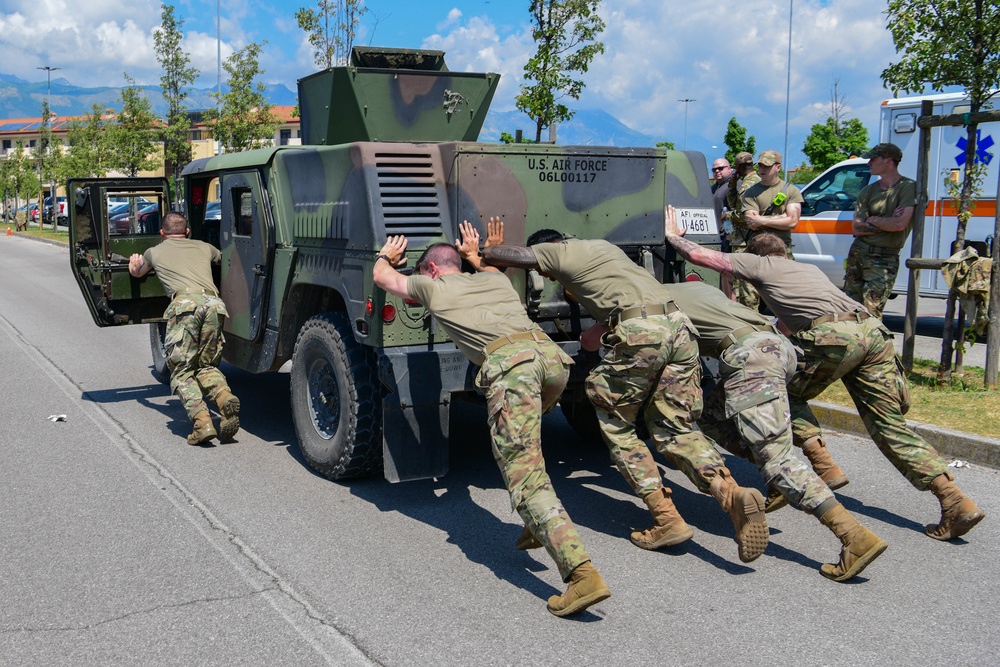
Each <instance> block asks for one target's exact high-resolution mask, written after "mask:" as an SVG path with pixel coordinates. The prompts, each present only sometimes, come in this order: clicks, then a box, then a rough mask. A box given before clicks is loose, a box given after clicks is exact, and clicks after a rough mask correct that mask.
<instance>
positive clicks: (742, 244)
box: [722, 151, 760, 310]
mask: <svg viewBox="0 0 1000 667" xmlns="http://www.w3.org/2000/svg"><path fill="white" fill-rule="evenodd" d="M733 169H734V170H735V171H734V172H733V175H732V176H730V177H729V191H728V192H727V193H726V203H727V205H728V206H729V210H730V214H729V219H730V221H731V222H732V223H733V233H732V238H731V239H730V244H731V248H732V251H733V252H745V251H746V247H747V239H748V238H749V237H750V228H749V227H747V222H746V220H745V219H744V218H743V206H742V199H743V195H744V194H746V191H747V190H749V189H750V188H751V187H752V186H754V185H756V184H757V183H760V176H758V175H757V172H756V171H754V168H753V155H752V154H751V153H748V152H746V151H743V152H742V153H737V154H736V157H735V158H734V159H733ZM722 291H724V292H725V293H726V295H727V296H729V297H730V298H732V299H733V300H734V301H739V302H740V303H741V304H743V305H744V306H746V307H747V308H750V309H751V310H758V309H759V308H760V297H759V296H758V295H757V291H756V290H755V289H754V288H753V285H751V284H750V283H748V282H746V281H745V280H739V279H738V278H729V277H727V276H723V279H722Z"/></svg>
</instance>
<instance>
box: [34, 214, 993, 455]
mask: <svg viewBox="0 0 1000 667" xmlns="http://www.w3.org/2000/svg"><path fill="white" fill-rule="evenodd" d="M18 236H21V237H22V238H30V239H32V240H34V241H42V242H43V243H51V244H53V245H59V246H63V247H68V244H66V243H63V242H60V241H52V240H49V239H41V238H37V237H34V236H28V235H27V234H19V235H18ZM905 309H906V299H905V298H903V297H899V298H896V299H893V300H891V301H889V304H888V305H887V306H886V309H885V317H884V321H885V324H886V326H887V327H888V328H889V330H890V331H892V332H893V333H894V334H895V343H894V344H895V346H896V352H897V353H898V352H899V351H901V350H902V349H903V334H902V331H903V317H902V314H903V313H904V311H905ZM917 312H918V317H917V334H918V335H917V342H916V345H915V348H914V349H915V352H914V354H915V356H916V358H918V359H930V360H932V361H937V360H938V359H939V357H940V353H941V340H940V338H936V337H935V336H940V335H941V329H942V328H943V326H944V317H943V315H944V301H942V300H940V299H921V300H920V303H919V305H918V310H917ZM924 334H929V335H924ZM965 364H966V365H968V366H979V367H980V368H983V367H985V365H986V345H985V344H983V343H977V344H976V345H974V346H972V348H971V349H970V350H969V351H967V352H966V355H965ZM811 405H812V407H813V412H814V413H815V415H816V418H817V419H819V421H820V424H821V425H822V426H823V428H826V429H830V430H834V431H844V432H848V433H856V434H859V435H862V436H865V437H868V431H866V430H865V427H864V424H863V423H862V421H861V418H860V417H859V416H858V413H857V411H855V410H853V409H850V408H845V407H841V406H839V405H833V404H831V403H821V402H819V401H813V402H812V403H811ZM907 423H908V424H909V425H910V427H911V428H912V429H913V430H914V431H916V432H917V433H918V434H919V435H920V437H922V438H923V439H924V440H926V441H927V442H928V443H930V444H931V445H932V446H933V447H934V448H935V449H937V450H938V452H940V453H941V455H942V456H945V457H948V458H954V459H959V460H962V461H968V462H969V463H976V464H979V465H984V466H989V467H991V468H998V469H1000V440H998V439H996V438H988V437H986V436H982V435H976V434H973V433H963V432H961V431H954V430H952V429H948V428H944V427H942V426H934V425H931V424H923V423H920V422H915V421H910V420H907Z"/></svg>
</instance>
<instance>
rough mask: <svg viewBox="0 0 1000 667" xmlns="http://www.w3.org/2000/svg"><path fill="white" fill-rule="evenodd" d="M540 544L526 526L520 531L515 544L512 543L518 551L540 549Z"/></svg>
mask: <svg viewBox="0 0 1000 667" xmlns="http://www.w3.org/2000/svg"><path fill="white" fill-rule="evenodd" d="M542 546H543V545H542V542H541V540H539V539H538V538H537V537H535V534H534V533H533V532H531V529H530V528H528V527H527V526H525V527H524V530H522V531H521V536H520V537H519V538H517V542H515V543H514V548H515V549H517V550H518V551H527V550H528V549H539V548H541V547H542Z"/></svg>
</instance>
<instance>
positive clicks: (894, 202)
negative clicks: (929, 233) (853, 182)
mask: <svg viewBox="0 0 1000 667" xmlns="http://www.w3.org/2000/svg"><path fill="white" fill-rule="evenodd" d="M880 182H881V181H875V182H874V183H869V184H868V185H866V186H865V187H863V188H862V189H861V192H859V193H858V201H857V203H856V204H855V205H854V213H855V215H857V216H858V217H860V218H867V217H868V216H872V215H874V216H877V217H879V218H889V217H892V213H893V211H895V210H896V209H897V208H899V207H900V206H916V205H917V182H916V181H915V180H913V179H912V178H906V177H905V176H903V177H902V178H900V179H899V180H898V181H896V182H895V183H893V184H892V185H891V186H889V188H888V189H886V190H883V189H882V187H881V186H880V185H879V183H880ZM911 229H913V218H910V224H909V225H907V226H906V229H901V230H899V231H898V232H885V231H883V232H876V233H875V234H865V235H864V236H859V237H858V239H859V240H861V241H863V242H864V243H867V244H868V245H872V246H875V247H877V248H891V249H894V250H902V248H903V245H905V244H906V237H907V236H909V234H910V230H911Z"/></svg>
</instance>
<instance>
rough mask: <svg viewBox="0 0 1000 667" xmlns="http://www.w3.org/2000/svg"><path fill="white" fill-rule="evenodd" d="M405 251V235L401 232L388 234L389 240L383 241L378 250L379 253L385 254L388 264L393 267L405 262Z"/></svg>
mask: <svg viewBox="0 0 1000 667" xmlns="http://www.w3.org/2000/svg"><path fill="white" fill-rule="evenodd" d="M405 252H406V237H405V236H403V235H402V234H400V235H398V236H390V237H389V240H388V241H386V242H385V245H383V246H382V249H381V250H380V251H379V254H380V255H385V256H386V258H387V259H388V260H389V264H391V265H392V266H394V267H397V266H403V265H404V264H406V257H405V256H404V255H403V253H405Z"/></svg>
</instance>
